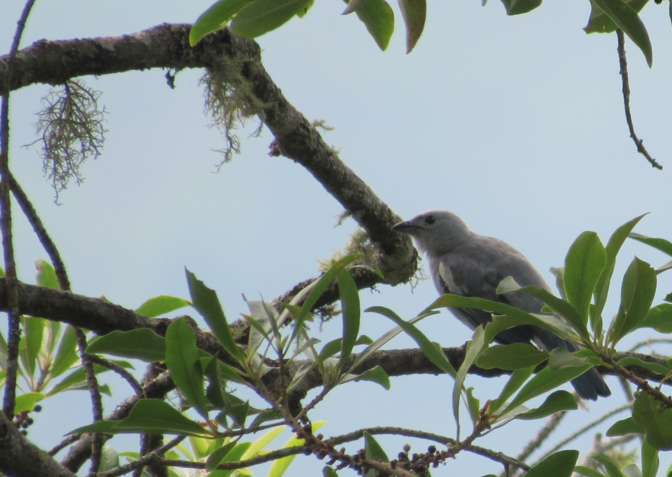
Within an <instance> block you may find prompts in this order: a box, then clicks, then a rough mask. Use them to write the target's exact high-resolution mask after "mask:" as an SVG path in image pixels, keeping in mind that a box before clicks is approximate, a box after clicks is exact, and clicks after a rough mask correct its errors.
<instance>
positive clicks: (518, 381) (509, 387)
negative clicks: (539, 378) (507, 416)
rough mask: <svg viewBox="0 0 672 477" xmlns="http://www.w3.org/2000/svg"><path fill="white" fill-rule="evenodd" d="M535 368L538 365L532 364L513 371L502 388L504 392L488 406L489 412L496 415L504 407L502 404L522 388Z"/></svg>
mask: <svg viewBox="0 0 672 477" xmlns="http://www.w3.org/2000/svg"><path fill="white" fill-rule="evenodd" d="M535 368H536V366H530V367H529V368H522V369H516V370H515V371H514V372H513V373H511V376H510V377H509V380H508V381H507V382H506V385H505V386H504V389H502V392H501V393H500V394H499V396H498V397H497V399H495V400H494V401H492V402H491V403H490V406H489V407H488V412H489V413H490V415H494V414H495V413H496V412H497V411H498V410H499V409H500V408H501V407H502V405H503V404H504V403H506V400H507V399H509V398H510V397H511V396H513V394H514V393H515V392H516V391H518V390H519V389H520V387H521V386H522V385H523V384H524V383H525V381H527V378H529V377H530V376H532V373H533V372H534V369H535Z"/></svg>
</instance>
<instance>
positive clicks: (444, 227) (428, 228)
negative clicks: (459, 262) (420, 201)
mask: <svg viewBox="0 0 672 477" xmlns="http://www.w3.org/2000/svg"><path fill="white" fill-rule="evenodd" d="M392 229H393V230H395V231H397V232H400V233H402V234H407V235H410V236H411V237H413V239H414V240H415V243H416V245H417V247H418V249H419V250H420V251H421V252H424V253H427V254H429V255H440V254H443V253H446V252H449V251H450V250H452V249H453V248H455V247H456V246H457V245H459V244H461V243H463V242H464V241H465V240H467V239H468V238H469V236H470V235H471V233H472V232H471V230H470V229H469V227H468V226H467V224H465V223H464V220H462V219H461V218H460V217H459V216H457V215H456V214H454V213H452V212H449V211H447V210H430V211H427V212H423V213H422V214H419V215H416V216H415V217H413V218H412V219H411V220H407V221H406V222H401V223H399V224H397V225H395V226H394V227H392Z"/></svg>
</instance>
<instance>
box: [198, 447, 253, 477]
mask: <svg viewBox="0 0 672 477" xmlns="http://www.w3.org/2000/svg"><path fill="white" fill-rule="evenodd" d="M251 445H252V444H251V443H250V442H243V443H241V444H238V445H237V446H235V447H234V448H233V449H231V450H230V451H229V453H228V454H226V455H225V456H224V458H223V459H222V460H221V461H220V464H223V463H225V462H240V461H241V458H242V456H243V454H244V453H245V452H246V451H247V449H249V447H250V446H251ZM236 475H243V476H249V475H251V473H250V472H249V471H248V470H247V469H238V470H214V471H212V472H211V473H210V474H208V476H209V477H230V476H236Z"/></svg>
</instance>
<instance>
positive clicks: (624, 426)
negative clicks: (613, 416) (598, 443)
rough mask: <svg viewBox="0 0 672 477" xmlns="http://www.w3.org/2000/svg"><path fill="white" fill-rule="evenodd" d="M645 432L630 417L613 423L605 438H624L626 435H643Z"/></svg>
mask: <svg viewBox="0 0 672 477" xmlns="http://www.w3.org/2000/svg"><path fill="white" fill-rule="evenodd" d="M644 433H645V431H644V428H643V427H642V426H640V425H639V424H637V423H636V422H635V420H634V419H633V418H632V417H628V418H626V419H622V420H620V421H617V422H615V423H614V424H613V425H612V426H611V427H610V428H609V429H608V430H607V436H609V437H614V436H626V435H628V434H641V435H644Z"/></svg>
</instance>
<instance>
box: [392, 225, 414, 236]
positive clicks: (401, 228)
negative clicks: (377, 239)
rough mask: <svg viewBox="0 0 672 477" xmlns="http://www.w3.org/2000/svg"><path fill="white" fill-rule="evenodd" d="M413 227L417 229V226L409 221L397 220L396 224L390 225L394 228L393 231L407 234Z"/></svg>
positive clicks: (411, 232) (411, 231)
mask: <svg viewBox="0 0 672 477" xmlns="http://www.w3.org/2000/svg"><path fill="white" fill-rule="evenodd" d="M415 229H417V227H416V226H415V225H413V224H412V223H411V222H399V223H398V224H397V225H395V226H394V227H392V230H394V231H395V232H399V233H402V234H408V235H412V234H413V231H414V230H415Z"/></svg>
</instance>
